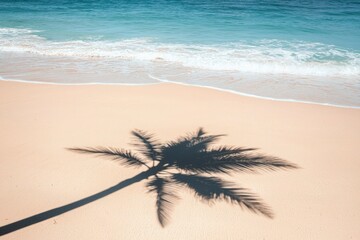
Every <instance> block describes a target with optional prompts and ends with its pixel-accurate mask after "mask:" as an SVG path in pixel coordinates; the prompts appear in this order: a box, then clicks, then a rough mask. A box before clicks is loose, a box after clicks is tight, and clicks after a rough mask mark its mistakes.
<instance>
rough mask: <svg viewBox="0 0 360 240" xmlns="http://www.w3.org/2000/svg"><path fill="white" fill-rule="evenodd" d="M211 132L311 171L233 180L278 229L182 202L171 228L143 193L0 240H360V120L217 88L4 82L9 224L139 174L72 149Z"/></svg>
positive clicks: (132, 190) (2, 208) (1, 123)
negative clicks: (143, 133) (263, 206)
mask: <svg viewBox="0 0 360 240" xmlns="http://www.w3.org/2000/svg"><path fill="white" fill-rule="evenodd" d="M199 126H202V127H204V128H205V129H206V130H208V131H209V132H210V133H226V134H228V136H227V137H225V138H224V139H223V140H222V142H221V143H223V144H230V145H237V146H248V147H258V148H260V149H261V152H263V153H267V154H271V155H275V156H278V157H281V158H284V159H287V160H289V161H291V162H294V163H296V164H298V165H300V166H301V168H302V169H299V170H292V171H279V172H271V173H264V174H257V175H251V174H239V175H234V176H233V179H235V180H236V181H237V182H239V184H240V185H241V186H244V187H248V188H250V189H252V191H253V192H256V193H258V194H259V195H260V196H261V197H262V198H263V199H264V200H265V201H266V202H267V203H268V204H269V205H270V206H271V207H272V209H273V211H274V212H275V215H276V216H275V219H273V220H270V219H266V218H265V217H262V216H259V215H255V214H251V213H249V212H247V211H243V210H241V209H240V208H239V207H236V206H231V205H228V204H226V203H219V204H215V205H213V206H211V207H209V206H208V205H206V204H204V203H202V202H199V201H197V200H195V198H193V196H192V194H191V193H189V192H187V191H183V192H182V193H181V198H182V200H180V201H178V202H177V203H176V206H175V208H174V210H173V212H172V220H171V222H170V224H169V225H168V226H167V227H166V228H165V229H162V228H161V227H160V225H159V224H158V222H157V220H156V214H155V213H156V212H155V205H154V204H155V198H154V196H152V195H150V194H148V193H146V189H145V187H144V183H143V182H141V183H137V184H134V185H131V186H129V187H127V188H125V189H122V190H121V191H119V192H116V193H114V194H112V195H110V196H108V197H105V198H103V199H100V200H98V201H96V202H93V203H90V204H88V205H86V206H83V207H81V208H78V209H76V210H73V211H71V212H68V213H65V214H63V215H60V216H58V217H55V218H52V219H49V220H47V221H44V222H41V223H38V224H36V225H32V226H30V227H27V228H24V229H22V230H19V231H17V232H13V233H11V234H8V235H5V236H3V237H2V239H27V240H28V239H157V240H160V239H360V228H359V224H360V207H359V204H360V192H359V189H360V175H359V173H360V110H358V109H346V108H336V107H327V106H319V105H311V104H301V103H287V102H277V101H268V100H261V99H255V98H249V97H242V96H238V95H235V94H230V93H225V92H220V91H216V90H211V89H204V88H196V87H187V86H179V85H173V84H161V85H152V86H133V87H131V86H98V85H97V86H58V85H38V84H27V83H15V82H4V81H3V82H0V133H1V138H0V156H1V168H0V185H1V197H0V225H5V224H9V223H11V222H13V221H16V220H20V219H22V218H25V217H28V216H30V215H33V214H36V213H40V212H42V211H45V210H48V209H51V208H54V207H58V206H61V205H63V204H67V203H70V202H72V201H75V200H78V199H80V198H83V197H86V196H88V195H91V194H93V193H96V192H98V191H101V190H103V189H105V188H107V187H110V186H112V185H114V184H116V183H117V182H119V181H121V180H124V179H127V178H129V177H132V176H134V175H135V174H137V173H138V172H139V171H140V170H139V169H129V168H124V167H122V166H119V165H117V164H116V163H114V162H111V161H107V160H103V159H100V158H93V157H90V156H86V155H80V154H76V153H73V152H69V151H67V150H65V148H66V147H74V146H99V145H103V146H117V147H126V148H127V147H129V148H130V146H129V145H128V143H129V141H130V135H129V131H130V130H132V129H134V128H140V129H144V130H148V131H151V132H155V133H156V134H157V136H158V137H159V138H160V139H162V140H169V139H172V138H174V137H177V136H178V135H180V134H182V133H186V132H189V131H193V130H195V129H196V128H197V127H199Z"/></svg>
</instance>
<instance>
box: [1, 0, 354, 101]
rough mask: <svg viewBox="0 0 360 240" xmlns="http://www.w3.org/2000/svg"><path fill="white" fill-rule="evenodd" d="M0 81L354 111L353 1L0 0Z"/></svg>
mask: <svg viewBox="0 0 360 240" xmlns="http://www.w3.org/2000/svg"><path fill="white" fill-rule="evenodd" d="M0 77H1V78H3V79H14V80H16V79H17V80H25V81H35V82H53V83H67V84H72V83H117V84H119V83H120V84H150V83H159V82H177V83H183V84H190V85H199V86H207V87H214V88H218V89H224V90H230V91H232V92H237V93H240V94H247V95H255V96H260V97H266V98H274V99H282V100H294V101H303V102H315V103H320V104H331V105H341V106H349V107H360V1H359V0H312V1H311V0H302V1H300V0H299V1H295V0H272V1H270V0H266V1H265V0H244V1H241V0H224V1H220V0H197V1H190V0H168V1H165V0H163V1H162V0H157V1H152V0H146V1H145V0H142V1H140V0H139V1H135V0H127V1H125V0H116V1H115V0H113V1H112V0H97V1H90V0H81V1H80V0H72V1H71V0H68V1H65V0H53V1H43V0H37V1H35V0H27V1H17V0H7V1H5V0H0Z"/></svg>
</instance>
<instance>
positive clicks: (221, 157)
mask: <svg viewBox="0 0 360 240" xmlns="http://www.w3.org/2000/svg"><path fill="white" fill-rule="evenodd" d="M131 134H132V136H133V138H134V140H135V142H134V143H133V144H132V145H133V146H134V147H135V148H136V150H137V151H138V152H139V153H134V152H132V151H131V150H124V149H118V148H110V147H85V148H68V150H70V151H73V152H77V153H82V154H89V155H95V156H100V157H105V158H107V159H110V160H112V161H115V162H118V163H120V164H121V165H123V166H128V167H144V168H146V170H145V171H143V172H141V173H139V174H138V175H136V176H134V177H133V178H130V179H127V180H124V181H122V182H120V183H118V184H116V185H114V186H113V187H110V188H108V189H106V190H104V191H101V192H99V193H96V194H94V195H91V196H89V197H86V198H83V199H81V200H78V201H76V202H73V203H70V204H67V205H64V206H61V207H59V208H55V209H51V210H48V211H45V212H42V213H39V214H36V215H34V216H31V217H28V218H25V219H22V220H19V221H17V222H14V223H11V224H8V225H5V226H2V227H0V236H1V235H5V234H7V233H10V232H13V231H16V230H19V229H22V228H24V227H27V226H30V225H32V224H35V223H38V222H41V221H44V220H47V219H49V218H52V217H55V216H58V215H60V214H63V213H65V212H68V211H71V210H74V209H76V208H78V207H81V206H83V205H85V204H88V203H90V202H93V201H96V200H98V199H100V198H103V197H105V196H107V195H109V194H112V193H114V192H116V191H118V190H120V189H122V188H124V187H126V186H129V185H130V184H133V183H136V182H140V181H142V180H147V181H148V182H147V183H146V188H147V189H148V192H149V193H152V194H154V195H155V196H156V201H155V202H156V203H155V206H156V213H157V218H158V221H159V223H160V225H161V226H162V227H164V226H166V224H168V223H169V221H170V212H171V209H172V208H173V207H174V202H175V201H176V200H178V199H179V197H178V196H177V191H179V190H180V189H181V188H187V189H188V190H190V191H192V192H193V193H194V195H195V197H196V198H198V199H200V200H201V201H203V202H207V203H209V204H211V203H213V202H216V201H226V202H228V203H231V204H234V205H238V206H240V207H241V208H243V209H246V210H249V211H250V212H252V213H255V214H259V215H263V216H265V217H268V218H273V216H274V214H273V212H272V210H271V209H270V207H269V206H267V205H266V204H265V203H264V202H263V200H261V199H260V198H259V197H258V196H257V195H255V194H253V193H252V192H250V191H249V190H248V189H246V188H241V187H237V186H235V185H234V184H233V183H231V182H227V181H224V180H222V179H221V178H219V177H216V176H214V174H231V173H238V172H249V173H257V172H261V171H275V170H280V169H281V170H289V169H296V168H298V166H297V165H295V164H293V163H290V162H288V161H286V160H283V159H280V158H277V157H273V156H268V155H263V154H257V153H256V152H255V151H256V150H257V149H255V148H242V147H234V146H214V143H216V142H217V141H218V140H219V139H220V138H221V137H222V136H224V135H210V134H208V133H206V132H205V131H204V130H203V129H202V128H199V129H198V130H197V131H195V132H193V133H189V134H186V135H185V136H182V137H179V138H178V139H176V140H174V141H169V142H165V143H161V142H160V141H159V140H157V139H156V138H155V136H154V135H153V134H150V133H148V132H145V131H142V130H134V131H132V132H131Z"/></svg>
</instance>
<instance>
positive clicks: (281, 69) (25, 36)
mask: <svg viewBox="0 0 360 240" xmlns="http://www.w3.org/2000/svg"><path fill="white" fill-rule="evenodd" d="M37 32H38V31H34V30H31V29H15V28H0V51H6V52H19V53H33V54H39V55H45V56H64V57H74V58H85V59H93V58H104V59H112V60H129V61H162V62H168V63H176V64H180V65H182V66H184V67H190V68H198V69H206V70H215V71H237V72H241V73H259V74H289V75H297V76H331V77H334V76H350V77H360V53H359V52H354V51H349V50H345V49H340V48H337V47H335V46H331V45H324V44H320V43H306V42H287V41H278V40H267V41H259V42H255V43H247V42H238V43H228V44H224V45H186V44H166V43H159V42H156V41H152V40H151V39H127V40H119V41H100V40H94V39H90V40H77V41H62V42H60V41H49V40H47V39H45V38H42V37H40V36H38V35H36V33H37Z"/></svg>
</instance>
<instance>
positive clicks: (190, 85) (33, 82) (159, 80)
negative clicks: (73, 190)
mask: <svg viewBox="0 0 360 240" xmlns="http://www.w3.org/2000/svg"><path fill="white" fill-rule="evenodd" d="M149 77H150V78H152V79H154V80H157V81H158V82H155V83H139V84H138V83H103V82H91V83H55V82H40V81H27V80H21V79H10V78H6V79H4V78H2V77H0V81H5V82H20V83H28V84H41V85H60V86H89V85H108V86H109V85H110V86H132V87H136V86H139V87H140V86H148V85H158V84H162V83H171V84H177V85H182V86H189V87H201V88H207V89H212V90H216V91H221V92H227V93H231V94H236V95H240V96H245V97H253V98H258V99H264V100H270V101H277V102H294V103H304V104H312V105H321V106H328V107H338V108H350V109H360V107H356V106H346V105H338V104H330V103H319V102H311V101H301V100H295V99H281V98H271V97H263V96H258V95H253V94H248V93H242V92H237V91H234V90H230V89H223V88H217V87H212V86H204V85H199V84H188V83H183V82H176V81H170V80H167V79H161V78H158V77H154V76H152V75H150V74H149Z"/></svg>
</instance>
